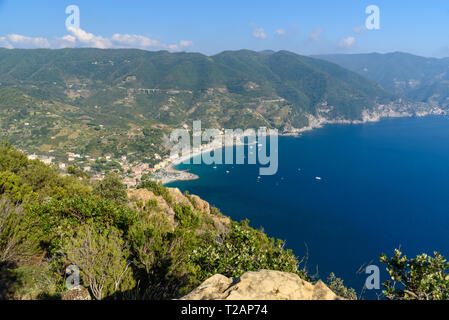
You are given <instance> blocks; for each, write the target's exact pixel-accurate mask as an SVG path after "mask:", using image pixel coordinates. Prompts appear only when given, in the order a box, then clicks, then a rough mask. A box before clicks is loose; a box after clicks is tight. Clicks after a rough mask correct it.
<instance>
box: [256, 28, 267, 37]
mask: <svg viewBox="0 0 449 320" xmlns="http://www.w3.org/2000/svg"><path fill="white" fill-rule="evenodd" d="M253 36H254V37H255V38H257V39H266V37H267V35H266V34H265V31H264V30H263V28H260V27H253Z"/></svg>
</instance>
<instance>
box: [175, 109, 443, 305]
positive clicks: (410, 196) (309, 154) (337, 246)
mask: <svg viewBox="0 0 449 320" xmlns="http://www.w3.org/2000/svg"><path fill="white" fill-rule="evenodd" d="M178 168H180V169H189V170H190V171H191V172H193V173H196V174H198V175H199V176H200V179H198V180H195V181H185V182H175V183H171V184H168V185H167V186H170V187H178V188H180V189H181V190H183V191H184V190H189V192H190V193H192V194H197V195H199V196H200V197H202V198H203V199H205V200H207V201H209V202H210V203H211V204H212V205H215V206H216V207H218V208H219V209H220V210H221V211H222V212H223V213H224V214H225V215H228V216H230V217H231V218H232V219H234V220H242V219H246V218H248V219H249V220H250V221H251V225H252V226H253V227H256V228H259V227H263V228H264V230H265V232H266V233H267V234H268V235H269V236H272V237H276V238H280V239H283V240H285V241H286V247H287V248H290V249H292V250H293V251H294V253H295V254H296V255H297V256H299V257H303V256H305V255H307V256H308V259H307V269H308V271H309V273H310V274H316V275H319V277H320V278H321V279H325V278H327V276H328V275H329V273H330V272H334V273H335V274H336V275H337V276H339V277H341V278H343V279H344V281H345V284H347V285H349V286H352V287H354V288H355V289H356V290H357V291H358V292H359V293H360V292H361V290H362V287H363V283H364V281H365V279H366V277H367V275H365V274H364V273H363V270H362V273H358V270H359V269H360V267H361V266H363V265H367V264H376V265H378V266H379V267H380V269H381V270H384V269H385V266H384V265H382V264H381V263H379V261H378V260H379V255H380V254H381V253H382V252H384V253H387V254H389V255H390V256H391V255H392V254H393V250H394V249H395V248H399V247H401V249H402V251H403V252H404V253H405V254H407V256H415V255H416V254H419V253H422V252H427V253H433V251H439V252H441V253H442V254H444V255H446V256H449V118H447V117H425V118H400V119H387V120H383V121H381V122H378V123H367V124H363V125H329V126H326V127H324V128H321V129H316V130H314V131H311V132H308V133H306V134H304V135H303V136H301V137H300V138H294V137H279V170H278V173H277V174H276V175H274V176H262V177H261V179H258V176H259V167H258V166H257V165H218V166H217V168H215V169H214V168H213V166H209V165H180V166H178ZM299 169H300V170H299ZM226 171H229V173H226ZM317 176H319V177H322V180H316V179H315V177H317ZM386 279H387V274H386V272H385V271H382V272H381V281H385V280H386ZM375 293H380V291H377V292H374V291H370V292H368V293H366V295H365V296H366V297H370V298H372V297H374V296H375Z"/></svg>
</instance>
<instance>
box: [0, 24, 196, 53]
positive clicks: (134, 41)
mask: <svg viewBox="0 0 449 320" xmlns="http://www.w3.org/2000/svg"><path fill="white" fill-rule="evenodd" d="M67 31H68V32H70V34H67V35H65V36H63V37H56V38H53V39H50V40H49V39H46V38H40V37H37V38H34V37H27V36H22V35H17V34H10V35H7V36H2V37H0V47H5V48H9V49H13V48H30V49H31V48H53V49H59V48H68V47H69V48H72V47H93V48H100V49H106V48H137V49H145V50H172V51H179V50H182V49H185V48H188V47H191V46H193V42H192V41H189V40H181V41H180V42H179V43H178V44H165V43H163V42H161V41H159V40H154V39H150V38H148V37H145V36H141V35H135V34H119V33H116V34H114V35H113V36H112V37H111V38H105V37H102V36H97V35H94V34H93V33H89V32H86V31H84V30H82V29H76V28H71V27H70V28H67Z"/></svg>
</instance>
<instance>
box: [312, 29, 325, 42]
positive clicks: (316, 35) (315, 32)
mask: <svg viewBox="0 0 449 320" xmlns="http://www.w3.org/2000/svg"><path fill="white" fill-rule="evenodd" d="M322 33H323V29H321V28H316V29H314V30H313V31H312V32H311V33H310V35H309V39H310V40H317V39H318V38H319V37H320V36H321V34H322Z"/></svg>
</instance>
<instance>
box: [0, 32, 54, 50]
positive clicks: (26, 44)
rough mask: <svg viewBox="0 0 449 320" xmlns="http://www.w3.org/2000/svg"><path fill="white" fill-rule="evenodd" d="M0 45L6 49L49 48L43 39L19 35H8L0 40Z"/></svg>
mask: <svg viewBox="0 0 449 320" xmlns="http://www.w3.org/2000/svg"><path fill="white" fill-rule="evenodd" d="M0 43H2V44H4V45H5V47H7V48H49V47H50V42H49V41H48V40H47V39H45V38H40V37H37V38H34V37H27V36H22V35H20V34H9V35H7V36H6V37H1V38H0Z"/></svg>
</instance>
